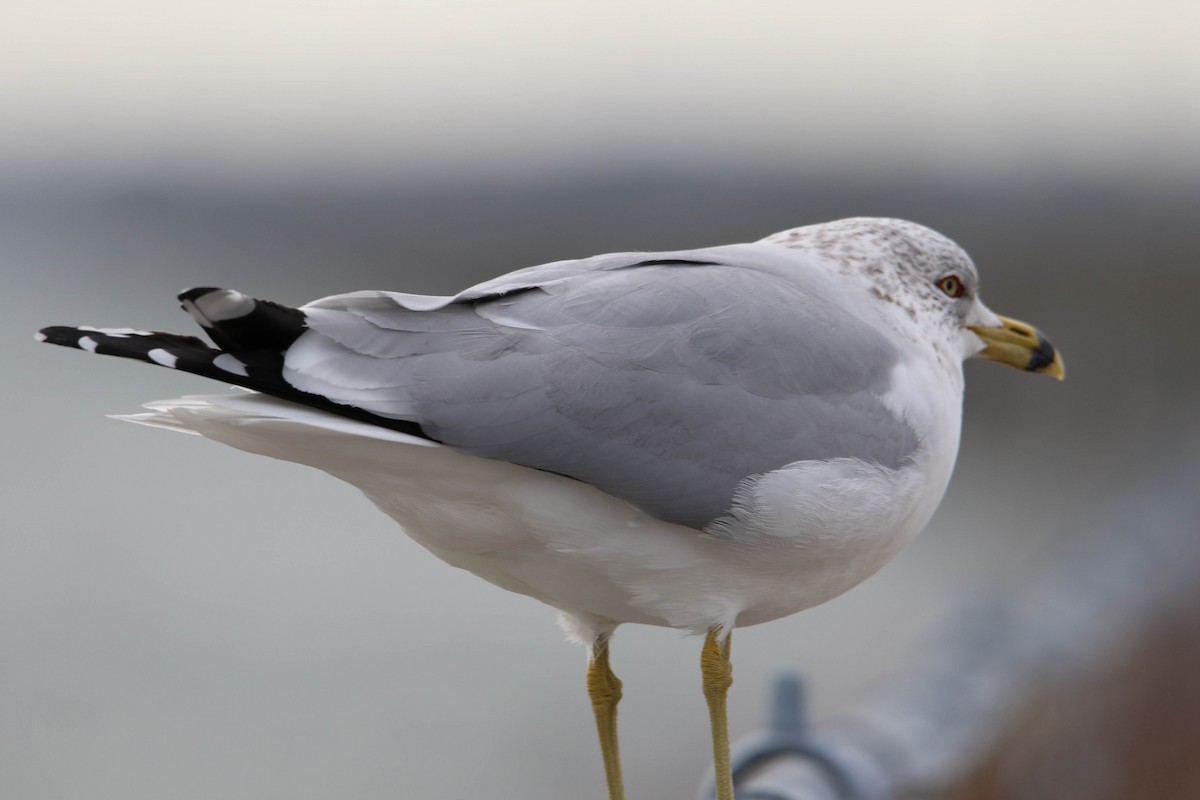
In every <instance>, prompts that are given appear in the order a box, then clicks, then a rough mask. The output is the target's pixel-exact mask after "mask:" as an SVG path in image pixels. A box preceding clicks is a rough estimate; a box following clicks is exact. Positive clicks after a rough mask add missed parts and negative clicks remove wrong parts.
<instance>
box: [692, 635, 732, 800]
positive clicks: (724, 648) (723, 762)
mask: <svg viewBox="0 0 1200 800" xmlns="http://www.w3.org/2000/svg"><path fill="white" fill-rule="evenodd" d="M731 643H732V633H730V634H729V635H727V636H726V637H725V641H723V642H722V641H720V632H719V631H718V630H717V629H716V628H714V629H712V630H710V631H709V632H708V636H707V637H706V638H705V640H704V649H703V650H701V651H700V674H701V675H702V676H703V681H704V699H705V700H707V701H708V719H709V721H710V722H711V723H712V744H713V773H714V775H715V776H716V782H717V800H733V773H732V771H731V769H730V764H729V717H728V716H727V714H726V712H725V697H726V695H727V694H728V692H729V687H730V686H732V685H733V664H732V662H730V660H729V648H730V644H731Z"/></svg>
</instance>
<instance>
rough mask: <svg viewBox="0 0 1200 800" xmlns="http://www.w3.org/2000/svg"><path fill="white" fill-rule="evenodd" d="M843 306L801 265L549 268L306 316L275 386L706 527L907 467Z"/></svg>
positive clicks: (873, 368)
mask: <svg viewBox="0 0 1200 800" xmlns="http://www.w3.org/2000/svg"><path fill="white" fill-rule="evenodd" d="M806 267H807V268H806ZM839 291H842V292H844V290H842V289H839V287H837V286H835V285H834V284H833V283H832V281H830V280H829V279H828V277H826V276H825V275H824V273H823V272H822V271H821V270H819V269H813V268H812V266H811V264H806V263H805V262H804V257H803V256H801V255H800V254H796V253H795V252H794V251H786V250H784V249H783V248H778V247H774V246H772V245H740V246H734V247H727V248H711V249H709V250H698V251H689V252H684V253H669V254H621V255H616V256H604V257H599V258H597V259H588V260H584V261H578V262H559V263H556V264H550V265H546V266H544V267H535V268H532V269H530V270H522V271H520V272H516V273H512V274H510V275H507V276H504V277H502V278H498V279H496V280H495V281H490V282H488V283H485V284H481V285H479V286H477V287H474V288H472V289H469V290H467V291H466V292H463V293H462V294H460V295H458V296H457V297H455V298H446V297H444V298H430V297H420V296H414V295H402V294H395V293H384V292H360V293H356V294H352V295H340V296H337V297H332V298H327V299H325V300H321V301H317V302H316V303H313V304H310V305H309V306H305V307H304V309H303V311H304V313H305V315H306V317H307V320H308V326H309V332H307V333H305V334H304V335H303V336H301V338H300V339H299V340H298V341H297V342H296V344H295V345H293V346H292V348H291V349H289V350H288V352H287V355H286V364H285V370H284V377H285V378H286V379H287V380H288V381H289V382H290V383H292V384H293V385H295V386H296V387H297V388H299V389H301V390H303V391H308V392H313V393H316V394H321V395H324V396H326V397H328V398H330V399H332V400H334V401H335V402H338V403H345V404H351V405H354V406H358V407H361V408H364V409H366V410H368V411H370V412H372V413H375V414H379V415H382V416H387V417H391V418H397V419H404V420H411V421H414V422H416V423H418V424H419V425H420V426H421V428H422V429H423V430H424V431H425V432H426V433H427V434H428V435H429V436H431V437H432V438H434V439H436V440H438V441H441V442H443V443H445V444H447V445H449V446H452V447H455V448H457V449H459V450H461V451H464V452H467V453H471V454H474V455H479V456H485V457H488V458H497V459H503V460H506V461H511V462H514V463H518V464H523V465H525V466H529V467H535V468H537V469H543V470H549V471H552V472H557V473H560V474H563V475H568V476H570V477H573V478H577V479H579V480H582V481H586V482H588V483H591V484H594V485H595V486H597V487H599V488H600V489H602V490H604V491H606V492H608V493H610V494H612V495H614V496H616V497H620V498H622V499H624V500H626V501H628V502H630V503H632V504H633V505H635V506H638V507H639V508H641V509H643V510H645V511H646V512H647V513H649V514H651V515H653V516H655V517H658V518H660V519H665V520H668V521H671V522H677V523H681V524H684V525H690V526H693V527H697V528H700V527H703V526H704V525H705V524H707V523H708V522H710V521H712V520H713V519H715V518H717V517H719V516H721V515H723V514H724V513H725V512H726V511H727V510H728V509H729V507H730V504H731V501H732V498H733V495H734V492H735V490H736V489H737V486H738V484H739V482H740V481H741V480H742V479H744V478H746V477H748V476H751V475H756V474H760V473H763V472H767V471H769V470H773V469H777V468H779V467H781V466H783V465H785V464H789V463H791V462H794V461H801V460H810V459H829V458H838V457H850V458H859V459H864V460H867V461H873V462H878V463H881V464H883V465H885V466H888V467H896V466H897V465H899V464H900V463H901V462H902V461H903V460H904V459H905V458H906V457H907V456H908V455H909V454H910V453H911V452H912V450H913V449H914V448H915V446H916V440H915V435H914V433H913V431H912V430H911V428H910V427H909V426H908V425H907V424H905V423H904V422H902V421H901V420H898V419H897V418H896V417H895V416H894V415H893V414H892V413H891V412H890V411H889V410H888V409H887V408H886V407H885V406H884V405H883V403H882V402H881V400H880V394H881V393H883V392H884V391H886V389H887V384H888V374H889V370H890V368H891V366H892V365H893V364H894V363H895V362H896V360H897V358H898V354H897V351H896V349H895V346H894V345H893V344H892V343H891V342H890V341H889V340H888V339H887V338H886V337H885V336H884V335H882V334H881V333H880V331H879V330H878V328H877V327H876V326H875V325H872V324H870V323H869V322H868V321H867V320H865V319H864V318H862V317H860V316H857V315H856V314H855V313H852V312H851V311H850V310H849V308H848V306H847V303H846V301H845V298H844V297H839Z"/></svg>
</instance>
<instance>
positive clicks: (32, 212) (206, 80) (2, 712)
mask: <svg viewBox="0 0 1200 800" xmlns="http://www.w3.org/2000/svg"><path fill="white" fill-rule="evenodd" d="M1198 8H1200V7H1197V6H1196V4H1195V3H1191V2H1165V1H1160V2H1149V3H1145V4H1141V5H1138V6H1136V7H1134V6H1130V5H1128V4H1124V3H1106V2H1100V3H1096V2H1089V3H1082V2H1067V3H1057V4H1046V3H1034V2H1024V1H1023V0H1022V1H1018V2H1011V1H1010V2H1005V3H956V2H951V1H950V0H939V1H935V2H921V3H888V2H862V3H853V2H852V3H837V4H834V3H823V4H810V3H791V2H747V3H740V4H737V5H736V7H735V6H734V4H730V3H717V2H687V3H684V2H648V3H647V2H629V1H627V0H620V1H614V0H609V1H608V2H605V3H603V4H592V3H579V4H575V3H550V2H532V1H531V0H527V1H524V2H513V3H507V4H497V3H485V2H462V3H436V4H434V3H405V4H394V3H369V2H363V3H357V2H350V3H338V4H333V3H328V4H296V3H283V2H251V3H233V2H227V1H226V0H218V2H212V3H206V4H187V5H179V4H165V5H164V4H161V3H150V2H125V1H120V2H106V3H102V4H97V3H90V2H83V1H82V0H80V1H79V2H62V1H60V0H49V1H48V2H43V3H40V4H37V5H36V6H34V5H32V4H17V3H4V4H0V59H2V60H3V62H4V68H3V69H2V70H0V108H2V109H3V115H4V122H3V124H2V125H0V275H2V276H3V282H4V291H3V293H2V298H0V302H2V303H3V309H2V311H3V313H2V314H0V324H2V325H3V341H4V343H5V345H4V347H3V349H2V351H0V352H2V353H3V356H2V357H3V359H4V375H5V376H6V377H5V383H6V390H5V392H4V404H5V405H4V414H3V416H2V418H0V424H2V425H3V433H2V436H3V442H4V452H5V456H4V458H3V459H2V461H0V469H3V478H2V484H0V485H2V486H3V490H2V491H3V520H4V523H3V529H2V532H0V642H2V644H0V676H2V680H0V795H3V796H4V797H13V798H24V799H26V800H41V799H42V798H47V799H49V798H55V799H56V800H58V799H71V800H73V799H74V798H88V800H99V799H101V798H121V800H133V799H135V798H147V799H149V798H155V799H156V800H157V798H162V797H171V798H177V799H179V800H188V799H190V798H196V799H199V798H214V797H228V798H288V799H289V800H297V799H304V798H313V799H316V798H327V797H335V796H336V797H342V798H363V799H364V800H368V799H370V800H373V799H374V798H394V797H448V798H466V797H496V798H506V797H523V798H529V800H535V799H537V798H562V797H600V796H602V795H603V777H602V772H601V769H600V765H599V756H598V753H597V752H596V750H597V748H596V746H595V744H594V741H593V740H594V732H593V730H592V723H591V720H590V714H589V709H588V703H587V701H586V697H585V694H584V691H583V675H582V672H583V666H584V653H583V651H582V650H581V649H578V648H574V647H572V646H570V645H567V644H565V643H564V642H563V641H562V637H561V635H560V634H559V632H558V631H557V629H556V627H555V625H554V615H553V613H552V612H551V611H550V610H549V609H547V608H545V607H542V606H540V605H538V604H537V603H535V602H534V601H532V600H529V599H526V598H523V597H518V596H515V595H509V594H506V593H504V592H502V591H500V590H498V589H496V588H494V587H492V586H490V585H488V584H485V583H483V582H482V581H480V580H478V579H476V578H474V577H473V576H471V575H468V574H466V573H462V572H459V571H456V570H454V569H452V568H450V567H448V566H446V565H444V564H442V563H441V562H439V561H437V560H436V559H435V558H433V557H432V556H431V555H429V554H428V553H426V552H425V551H423V550H422V549H420V548H419V547H418V546H416V545H414V544H413V543H411V542H410V541H408V540H407V539H406V538H405V537H404V536H403V534H402V533H401V532H400V531H399V530H398V529H397V528H396V527H395V526H394V525H393V524H392V523H391V522H390V521H389V520H388V519H386V518H385V517H383V516H382V515H381V514H379V513H378V512H376V511H375V510H374V508H373V507H371V506H370V505H369V504H368V503H367V502H366V501H364V500H363V499H362V498H361V497H359V496H358V495H357V493H356V492H355V491H354V490H353V489H351V488H350V487H348V486H345V485H342V484H339V483H338V482H337V481H335V480H334V479H332V478H329V477H328V476H325V475H322V474H319V473H316V472H313V471H307V470H305V469H304V468H301V467H298V466H295V465H291V464H284V463H281V462H274V461H269V460H265V459H256V458H254V457H251V456H248V455H246V454H243V453H240V452H237V451H234V450H231V449H227V448H223V447H221V446H219V445H217V444H215V443H211V442H207V441H203V440H200V439H197V438H190V437H183V436H174V435H170V434H167V433H165V432H162V431H154V430H150V429H142V428H135V427H133V426H128V425H123V424H121V423H118V422H113V421H109V420H106V419H104V416H103V415H104V414H109V413H128V412H131V411H134V410H136V409H137V407H138V405H139V404H140V403H142V402H146V401H149V400H154V399H160V398H165V397H173V396H177V395H179V394H186V393H204V392H209V391H213V390H215V389H219V388H220V387H217V386H214V385H211V384H209V383H207V382H205V381H203V380H201V379H198V378H193V377H191V376H187V375H182V374H176V373H173V372H170V371H168V370H155V369H151V368H149V367H146V366H145V365H140V364H133V363H128V362H120V361H117V360H115V359H103V358H97V357H93V356H88V355H85V354H82V353H77V352H69V351H66V350H59V349H51V348H48V347H45V346H41V345H37V344H35V343H34V342H33V339H32V334H33V331H34V330H36V329H37V328H38V327H41V326H44V325H48V324H94V325H113V326H117V325H132V326H136V327H141V328H161V329H168V330H180V331H189V332H190V330H191V329H190V324H191V323H190V320H189V319H188V318H187V317H186V316H185V315H183V313H182V312H180V311H179V310H178V308H177V307H176V305H175V302H174V294H175V293H176V292H177V291H179V290H180V289H182V288H185V287H187V286H192V285H213V286H231V287H236V288H238V289H241V290H243V291H246V292H249V293H252V294H256V295H258V296H262V297H267V298H271V299H275V300H279V301H282V302H285V303H292V304H299V303H303V302H305V301H307V300H310V299H313V298H315V297H319V296H323V295H327V294H333V293H337V292H343V291H350V290H354V289H366V288H379V289H394V290H402V291H408V292H426V293H451V292H453V291H456V290H458V289H461V288H463V287H465V286H466V285H468V284H470V283H473V282H476V281H479V280H482V279H484V278H487V277H490V276H492V275H495V274H498V273H500V272H504V271H508V270H510V269H514V268H517V267H522V266H527V265H530V264H535V263H540V262H544V261H550V260H556V259H560V258H568V257H575V256H586V255H591V254H593V253H597V252H604V251H610V250H627V249H665V248H680V247H692V246H702V245H710V244H722V243H727V242H736V241H745V240H750V239H757V238H760V237H762V236H764V235H766V234H768V233H771V232H773V231H776V230H780V229H784V228H789V227H793V226H796V225H801V224H808V223H812V222H819V221H824V220H827V219H833V218H837V217H843V216H851V215H886V216H897V217H904V218H910V219H913V220H916V221H919V222H922V223H925V224H927V225H930V226H932V227H935V228H937V229H939V230H941V231H942V232H943V233H945V234H947V235H949V236H950V237H951V238H954V239H956V240H957V241H958V242H959V243H960V244H962V245H963V246H964V247H965V248H966V249H967V250H968V251H969V252H971V253H972V255H973V256H974V257H975V260H976V262H977V264H978V266H979V268H980V270H981V273H982V275H983V280H984V296H985V298H986V300H987V302H988V303H989V305H990V306H991V307H992V308H994V309H995V310H997V311H999V312H1001V313H1004V314H1008V315H1011V316H1015V317H1017V318H1020V319H1024V320H1027V321H1029V322H1032V323H1034V324H1037V325H1038V326H1039V327H1041V328H1042V329H1043V330H1045V331H1046V332H1047V333H1048V334H1049V335H1050V336H1051V338H1052V339H1053V340H1054V342H1055V343H1056V344H1057V345H1058V346H1059V347H1060V348H1061V350H1062V351H1063V352H1064V353H1065V356H1066V362H1067V373H1068V380H1067V381H1066V382H1065V383H1063V384H1058V383H1055V382H1054V381H1050V380H1046V379H1042V378H1037V377H1033V376H1026V375H1022V374H1019V373H1016V372H1013V371H1011V370H1006V369H1002V368H999V367H996V366H995V365H990V364H983V363H978V364H970V365H968V367H967V372H968V384H969V385H968V392H967V400H966V405H967V408H966V417H965V419H966V421H965V428H964V435H963V446H962V453H961V456H960V459H959V465H958V469H957V473H956V476H955V479H954V481H953V483H952V485H951V487H950V490H949V493H948V495H947V497H946V500H945V502H944V503H943V505H942V507H941V509H940V510H939V512H938V514H937V516H936V517H935V518H934V521H933V523H932V525H931V526H930V528H929V530H928V531H927V532H926V533H925V534H924V535H923V536H922V537H921V538H920V539H918V541H917V542H916V543H915V544H914V545H912V546H911V547H910V548H909V549H908V550H907V551H906V552H904V553H903V554H902V555H901V556H900V557H899V558H898V559H897V560H896V561H895V562H894V563H893V564H891V565H890V566H889V567H887V568H886V569H885V570H884V571H883V572H882V573H880V574H879V575H878V576H876V577H875V578H873V579H872V580H870V581H868V582H867V583H866V584H864V585H863V586H861V587H859V588H857V589H855V590H854V591H852V592H850V593H849V594H847V595H845V596H844V597H842V598H839V599H837V600H835V601H833V602H830V603H828V604H827V605H825V606H823V607H821V608H818V609H815V610H813V611H810V612H806V613H804V614H801V615H799V616H796V617H793V618H791V619H788V620H784V621H780V622H776V623H772V624H769V625H765V626H761V627H758V628H750V629H744V630H739V631H738V633H737V634H736V636H735V640H736V647H735V650H734V652H735V656H736V658H735V664H736V670H737V671H736V680H737V683H736V684H735V686H734V689H733V695H732V704H733V707H732V727H733V732H734V736H735V737H736V736H739V735H742V734H745V733H747V732H749V731H750V730H752V729H754V728H756V727H758V725H759V724H760V723H761V721H762V712H761V702H762V695H763V692H764V691H765V687H766V685H767V683H768V682H769V678H770V676H771V675H772V674H773V673H774V672H775V671H776V670H777V669H779V668H780V667H782V666H785V665H787V666H797V667H799V668H801V669H803V670H804V671H805V673H806V674H807V675H808V676H809V677H810V678H811V681H812V685H813V688H814V691H815V697H814V704H815V712H816V714H817V715H818V716H825V715H830V714H835V713H836V712H837V711H838V710H839V709H843V708H846V707H848V706H850V705H852V704H853V703H854V701H855V700H856V699H857V698H859V697H861V696H862V695H863V694H864V693H865V692H866V691H867V690H868V688H869V687H871V686H873V685H877V684H878V683H879V682H881V681H886V680H887V678H888V676H889V675H890V674H892V673H893V672H894V670H895V669H896V668H897V665H898V664H900V663H902V661H903V659H904V658H905V657H906V654H908V653H911V652H912V651H913V648H914V647H918V646H919V643H920V641H921V639H922V637H923V636H925V635H926V634H927V633H928V632H929V631H930V630H932V629H934V628H935V627H936V626H937V624H938V621H939V620H940V619H941V618H943V617H944V616H945V615H946V614H947V613H949V612H950V611H952V610H953V609H954V608H955V607H957V606H958V605H960V604H961V603H962V602H963V600H964V598H966V597H968V596H970V595H971V594H972V593H973V592H976V591H978V590H979V589H980V588H984V587H988V586H991V585H994V584H996V583H1004V582H1006V581H1011V580H1014V579H1015V578H1016V577H1018V576H1020V575H1021V574H1022V572H1023V571H1024V570H1026V569H1028V568H1029V567H1030V565H1031V564H1035V563H1037V562H1038V561H1039V560H1040V559H1042V558H1043V554H1044V553H1045V552H1046V551H1047V548H1052V547H1053V544H1054V542H1055V539H1056V536H1057V535H1059V534H1060V533H1061V531H1063V530H1064V529H1067V528H1069V527H1070V526H1072V524H1074V521H1075V520H1077V519H1078V518H1079V517H1080V516H1081V515H1083V514H1085V513H1087V512H1088V511H1090V510H1091V509H1094V508H1095V507H1096V506H1097V505H1098V504H1100V503H1101V502H1109V501H1114V500H1115V501H1116V502H1118V503H1119V502H1120V497H1121V493H1122V491H1123V488H1124V487H1125V486H1127V485H1128V484H1129V483H1130V482H1134V481H1137V480H1139V479H1141V478H1142V477H1143V476H1145V475H1147V474H1150V469H1151V467H1152V465H1154V464H1155V463H1157V462H1159V461H1161V460H1163V459H1165V458H1172V457H1174V456H1175V455H1178V454H1181V453H1188V452H1195V451H1196V449H1197V447H1198V446H1200V437H1198V436H1197V424H1196V409H1197V407H1198V406H1197V400H1198V397H1197V394H1198V384H1197V360H1198V357H1200V336H1198V335H1197V331H1196V319H1195V314H1194V311H1193V306H1194V305H1195V299H1196V297H1197V296H1198V294H1200V270H1198V269H1197V255H1196V254H1197V252H1200V148H1197V147H1196V142H1198V141H1200V61H1198V60H1197V57H1196V53H1197V52H1200V34H1198V31H1200V11H1198ZM698 647H699V642H698V641H696V640H692V639H687V638H684V637H681V636H680V635H678V634H675V633H673V632H670V631H666V630H659V629H647V628H637V627H627V628H624V629H622V630H621V632H620V634H619V635H618V637H617V640H616V642H615V644H614V659H615V667H616V669H617V671H618V674H620V675H621V676H622V677H623V678H624V680H625V685H626V700H625V702H624V704H623V705H622V709H621V722H622V729H621V736H622V744H623V749H624V754H625V767H626V780H627V785H628V787H629V791H630V793H631V795H632V796H638V797H655V798H659V797H661V798H668V797H687V796H690V795H691V792H692V791H693V787H694V785H695V784H696V783H697V781H698V780H699V778H700V776H701V773H702V771H703V769H704V768H705V766H706V764H707V763H708V755H707V752H708V750H707V747H708V746H707V723H706V716H705V711H704V704H703V702H702V698H701V695H700V692H699V676H698V668H697V663H696V662H697V658H698Z"/></svg>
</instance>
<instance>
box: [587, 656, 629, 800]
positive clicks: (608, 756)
mask: <svg viewBox="0 0 1200 800" xmlns="http://www.w3.org/2000/svg"><path fill="white" fill-rule="evenodd" d="M587 689H588V697H590V698H591V699H592V713H593V714H595V716H596V732H597V733H599V734H600V753H601V755H602V756H603V757H604V779H605V780H606V781H607V782H608V800H625V787H624V785H623V784H622V783H621V754H620V751H619V749H618V748H617V703H619V702H620V701H621V681H620V680H619V679H618V678H617V676H616V675H614V674H613V671H612V669H611V668H610V667H609V665H608V636H601V637H600V638H598V639H597V640H596V642H595V644H593V645H592V654H591V658H590V659H589V660H588V669H587Z"/></svg>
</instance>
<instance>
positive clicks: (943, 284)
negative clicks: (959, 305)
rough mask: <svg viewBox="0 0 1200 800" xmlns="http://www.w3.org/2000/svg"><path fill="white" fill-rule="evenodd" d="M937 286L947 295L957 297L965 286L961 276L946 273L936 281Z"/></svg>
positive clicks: (964, 289)
mask: <svg viewBox="0 0 1200 800" xmlns="http://www.w3.org/2000/svg"><path fill="white" fill-rule="evenodd" d="M937 287H938V288H939V289H941V290H942V291H943V292H944V293H945V294H946V296H947V297H954V298H959V297H962V296H963V295H964V294H965V293H966V291H967V287H966V286H964V285H963V282H962V278H960V277H958V276H957V275H947V276H946V277H944V278H942V279H941V280H939V281H938V282H937Z"/></svg>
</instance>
